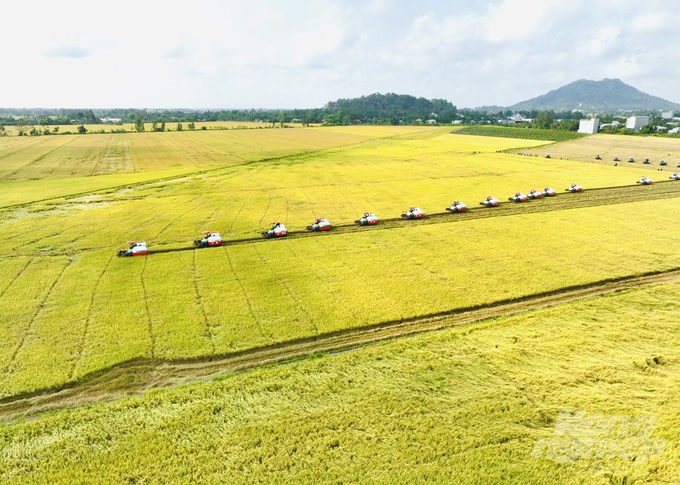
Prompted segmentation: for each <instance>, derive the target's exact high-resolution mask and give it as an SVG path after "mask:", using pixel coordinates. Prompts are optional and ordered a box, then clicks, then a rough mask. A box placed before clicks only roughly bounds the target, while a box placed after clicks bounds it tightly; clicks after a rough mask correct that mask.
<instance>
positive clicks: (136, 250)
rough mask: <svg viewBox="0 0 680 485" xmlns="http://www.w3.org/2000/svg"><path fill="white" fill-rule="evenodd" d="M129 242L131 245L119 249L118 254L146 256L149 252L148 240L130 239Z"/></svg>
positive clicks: (122, 255) (123, 255) (121, 255)
mask: <svg viewBox="0 0 680 485" xmlns="http://www.w3.org/2000/svg"><path fill="white" fill-rule="evenodd" d="M127 243H128V244H129V245H130V247H129V248H127V249H121V250H120V251H118V256H120V257H127V256H146V255H147V254H149V248H147V247H146V242H136V241H128V242H127Z"/></svg>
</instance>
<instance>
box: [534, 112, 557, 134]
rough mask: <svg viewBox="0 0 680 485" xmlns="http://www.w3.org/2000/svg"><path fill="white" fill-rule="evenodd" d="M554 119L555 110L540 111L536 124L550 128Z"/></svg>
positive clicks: (539, 126)
mask: <svg viewBox="0 0 680 485" xmlns="http://www.w3.org/2000/svg"><path fill="white" fill-rule="evenodd" d="M554 121H555V112H554V111H552V110H550V111H541V112H540V113H538V116H536V125H537V127H538V128H543V129H548V128H550V125H552V124H553V122H554Z"/></svg>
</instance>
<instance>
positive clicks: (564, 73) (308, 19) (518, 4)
mask: <svg viewBox="0 0 680 485" xmlns="http://www.w3.org/2000/svg"><path fill="white" fill-rule="evenodd" d="M488 1H489V3H488V4H482V3H473V2H466V1H464V0H447V1H444V0H442V1H436V0H427V1H423V2H395V1H393V0H370V1H368V2H362V1H360V0H328V1H324V2H306V1H303V0H290V1H286V2H281V1H279V0H249V1H248V2H238V1H236V0H233V1H229V2H221V1H215V0H205V1H202V2H200V3H197V4H196V5H194V6H192V8H187V6H186V3H185V2H183V1H182V2H180V1H178V0H167V1H160V0H155V1H145V2H139V1H131V0H119V1H118V2H117V3H116V8H111V7H110V5H108V4H103V3H100V2H91V1H87V2H86V1H83V0H79V1H73V2H71V3H69V8H68V9H64V8H63V5H62V4H58V3H54V2H46V1H45V2H42V1H37V2H30V3H28V4H27V3H25V2H11V3H8V4H7V5H5V6H3V18H5V19H9V21H7V22H6V23H5V24H4V25H3V38H4V39H6V43H5V49H4V50H3V67H4V69H5V70H6V71H7V72H12V73H16V74H17V75H16V76H0V106H18V107H21V106H46V107H62V106H65V107H76V106H77V107H85V106H90V107H103V106H124V107H130V106H135V107H196V108H219V107H222V108H231V107H235V108H249V107H256V108H258V107H316V106H321V105H322V104H323V103H325V102H326V101H328V100H331V99H336V98H338V97H350V96H359V95H362V94H369V93H372V92H387V91H393V92H402V93H410V94H414V95H418V96H426V97H438V98H448V99H451V100H452V101H453V102H454V103H456V104H458V105H459V106H476V105H481V104H502V105H507V104H512V103H514V102H517V101H520V100H522V99H525V98H528V97H532V96H535V95H538V94H543V93H544V92H546V91H548V90H549V89H554V88H557V87H559V86H560V85H561V84H565V83H567V82H571V81H573V80H576V79H579V78H590V79H594V78H601V77H605V76H606V77H620V78H622V79H623V80H624V81H626V82H630V83H631V84H634V85H635V86H636V87H638V88H640V89H643V90H644V89H649V90H650V92H651V94H655V95H658V96H662V97H667V98H670V99H673V100H676V101H678V99H677V95H676V94H675V90H674V86H675V82H674V80H675V79H676V78H677V76H678V74H680V66H677V65H676V63H674V62H672V61H673V60H674V59H675V58H676V57H677V56H676V54H675V47H674V40H675V39H674V32H675V26H676V25H677V23H678V20H679V19H678V14H676V13H675V12H673V11H672V9H669V8H668V6H667V5H668V4H667V3H664V2H662V1H660V0H647V1H646V2H645V3H643V4H632V3H625V4H624V3H622V2H620V1H618V0H600V1H598V2H595V3H593V2H590V3H586V2H585V1H584V0H570V1H569V2H564V1H561V0H560V1H558V0H488ZM36 11H37V12H40V15H36V14H35V12H36ZM133 13H134V14H133ZM27 19H30V21H29V20H27ZM27 25H28V26H30V27H29V28H30V32H33V33H36V32H37V33H40V35H26V31H27V30H26V29H27ZM7 39H10V40H7ZM12 39H14V40H12ZM74 79H80V80H93V81H92V82H79V83H74V82H73V80H74ZM46 80H48V81H46ZM46 82H47V83H49V89H45V83H46Z"/></svg>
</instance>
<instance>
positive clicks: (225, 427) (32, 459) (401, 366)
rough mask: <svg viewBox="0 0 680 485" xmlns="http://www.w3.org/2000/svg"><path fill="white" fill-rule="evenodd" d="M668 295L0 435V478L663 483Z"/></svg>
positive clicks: (166, 395) (324, 362) (232, 381)
mask: <svg viewBox="0 0 680 485" xmlns="http://www.w3.org/2000/svg"><path fill="white" fill-rule="evenodd" d="M149 261H151V260H149ZM678 298H680V285H679V284H666V285H657V286H652V287H647V288H641V289H637V290H632V291H627V292H624V293H617V294H615V295H611V296H608V297H604V298H596V299H590V300H585V301H581V302H578V303H568V304H562V305H559V306H557V307H555V308H551V309H545V310H539V311H533V312H530V313H526V314H522V315H519V316H515V317H509V318H502V319H499V320H495V321H487V322H482V323H480V324H475V325H472V326H468V327H462V328H456V329H449V330H445V331H441V332H436V333H430V334H425V335H419V336H416V337H413V338H404V339H399V340H396V341H393V342H389V343H386V344H382V345H378V346H373V347H369V348H364V349H359V350H357V351H355V352H347V353H340V354H338V355H331V356H325V357H323V358H316V359H311V360H307V361H302V362H297V363H294V364H293V365H284V366H278V367H275V368H261V369H257V370H254V371H252V372H248V373H246V374H241V375H233V376H230V377H228V378H225V379H223V380H220V381H216V382H210V383H204V384H195V385H189V386H183V387H180V388H177V389H174V390H169V391H168V390H163V391H154V392H150V393H147V394H146V395H144V396H141V397H134V398H127V399H123V400H119V401H117V402H113V403H109V404H103V405H99V406H91V407H86V408H81V409H77V410H72V411H62V412H59V413H55V414H51V415H46V416H42V417H41V418H40V419H38V420H32V421H25V422H17V423H14V424H12V425H8V426H2V427H0V456H1V459H0V483H8V484H9V483H12V484H14V483H26V484H32V483H36V484H37V483H46V482H49V483H53V484H89V483H149V484H155V483H159V484H160V483H163V484H174V483H177V484H183V483H187V481H190V482H192V483H215V484H217V483H265V482H266V483H310V484H311V483H314V484H316V483H348V482H349V483H376V484H378V483H423V482H432V483H461V484H488V483H508V484H510V483H522V484H541V485H543V484H582V483H588V484H595V485H611V484H624V483H625V484H630V483H675V482H676V481H677V477H678V475H680V468H679V465H678V464H679V463H680V460H679V459H678V458H679V449H680V436H679V435H678V429H679V428H678V422H677V421H678V415H680V409H678V400H677V399H676V398H675V397H674V396H675V393H676V390H677V388H678V385H680V382H679V381H678V375H679V374H678V359H679V357H680V355H678V345H677V342H678V338H679V337H680V335H679V334H678V325H677V322H678V319H679V318H680V313H679V312H678V307H677V305H676V302H677V300H678ZM142 311H143V310H142Z"/></svg>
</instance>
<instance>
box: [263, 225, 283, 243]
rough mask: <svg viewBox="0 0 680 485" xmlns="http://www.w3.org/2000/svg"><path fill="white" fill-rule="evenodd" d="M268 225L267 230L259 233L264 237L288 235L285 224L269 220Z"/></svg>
mask: <svg viewBox="0 0 680 485" xmlns="http://www.w3.org/2000/svg"><path fill="white" fill-rule="evenodd" d="M269 225H270V226H271V227H270V228H269V230H268V231H264V232H261V233H260V234H262V236H263V237H264V238H265V239H272V238H275V237H283V236H287V235H288V229H286V226H284V225H283V224H281V223H280V222H270V223H269Z"/></svg>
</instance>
